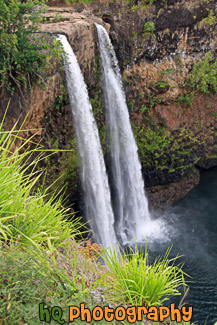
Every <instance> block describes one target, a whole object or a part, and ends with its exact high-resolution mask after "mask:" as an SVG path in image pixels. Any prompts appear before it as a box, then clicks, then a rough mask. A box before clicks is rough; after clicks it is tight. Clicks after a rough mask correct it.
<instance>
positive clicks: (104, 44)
mask: <svg viewBox="0 0 217 325" xmlns="http://www.w3.org/2000/svg"><path fill="white" fill-rule="evenodd" d="M95 26H96V29H97V34H98V41H99V50H100V57H101V69H102V75H103V90H104V98H105V107H106V125H107V129H108V133H109V135H108V138H109V145H110V162H111V174H112V187H113V194H114V195H113V202H114V213H115V216H116V218H117V220H116V225H115V228H116V232H117V235H118V237H120V238H121V242H122V243H123V244H125V243H127V242H134V241H135V240H136V241H144V240H145V239H146V238H147V237H150V238H152V237H156V236H158V235H159V234H160V233H161V230H162V229H161V227H162V226H163V223H162V222H161V221H154V220H152V219H151V216H150V213H149V209H148V200H147V198H146V195H145V190H144V181H143V177H142V171H141V163H140V161H139V157H138V149H137V145H136V141H135V138H134V135H133V132H132V128H131V124H130V118H129V112H128V108H127V104H126V97H125V93H124V90H123V86H122V80H121V74H120V70H119V66H118V60H117V58H116V55H115V51H114V48H113V46H112V43H111V40H110V38H109V36H108V34H107V32H106V30H105V28H104V27H102V26H101V25H98V24H95Z"/></svg>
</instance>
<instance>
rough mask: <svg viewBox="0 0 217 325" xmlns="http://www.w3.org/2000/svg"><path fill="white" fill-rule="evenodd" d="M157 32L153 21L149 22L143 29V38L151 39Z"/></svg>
mask: <svg viewBox="0 0 217 325" xmlns="http://www.w3.org/2000/svg"><path fill="white" fill-rule="evenodd" d="M154 32H155V24H154V22H153V21H148V22H147V23H145V24H144V27H143V37H145V38H146V37H149V36H151V35H152V34H153V33H154Z"/></svg>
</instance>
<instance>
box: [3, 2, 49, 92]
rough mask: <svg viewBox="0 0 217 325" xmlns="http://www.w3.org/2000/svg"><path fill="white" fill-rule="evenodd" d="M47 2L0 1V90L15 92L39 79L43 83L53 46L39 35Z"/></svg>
mask: <svg viewBox="0 0 217 325" xmlns="http://www.w3.org/2000/svg"><path fill="white" fill-rule="evenodd" d="M45 10H46V6H45V2H44V0H42V1H39V0H26V1H23V0H0V87H6V88H7V89H8V90H10V91H13V90H14V86H15V84H16V85H17V86H18V87H21V86H22V85H23V84H24V85H25V84H26V83H27V80H28V81H29V82H28V83H29V84H30V80H31V79H32V78H35V79H37V80H41V81H42V80H43V70H44V67H45V66H46V62H47V57H48V55H49V54H48V53H49V51H50V50H51V48H52V47H54V46H53V44H51V43H52V42H49V41H48V39H46V37H45V36H44V35H42V34H41V35H40V34H38V32H39V26H40V22H41V20H42V16H41V13H43V12H44V11H45Z"/></svg>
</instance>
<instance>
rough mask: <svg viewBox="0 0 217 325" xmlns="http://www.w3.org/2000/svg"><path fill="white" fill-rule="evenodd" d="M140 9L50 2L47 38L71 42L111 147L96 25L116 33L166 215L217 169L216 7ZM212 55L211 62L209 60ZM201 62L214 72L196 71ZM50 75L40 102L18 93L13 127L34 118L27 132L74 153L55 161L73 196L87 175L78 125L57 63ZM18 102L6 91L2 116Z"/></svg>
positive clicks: (144, 156)
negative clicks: (205, 171) (81, 171)
mask: <svg viewBox="0 0 217 325" xmlns="http://www.w3.org/2000/svg"><path fill="white" fill-rule="evenodd" d="M135 3H136V1H135ZM135 3H134V4H133V3H132V4H131V5H129V4H126V3H125V2H124V1H114V2H110V3H108V2H106V1H98V2H93V3H91V4H90V5H88V6H83V5H81V4H74V5H70V4H69V5H66V4H65V3H64V1H51V2H50V7H49V11H48V13H46V14H45V17H44V18H45V19H44V21H45V23H44V24H43V25H42V27H41V29H42V31H44V32H49V33H52V34H53V33H64V34H66V35H67V36H68V39H69V41H70V43H71V45H72V47H73V49H74V52H75V54H76V55H77V58H78V62H79V64H80V66H81V68H82V72H83V74H84V77H85V80H86V83H87V84H88V88H89V93H90V97H91V101H92V105H93V109H94V113H95V117H96V119H97V123H98V127H99V129H100V136H101V141H102V144H103V145H104V142H105V125H104V111H103V101H102V95H101V88H100V68H99V61H98V50H97V46H96V35H95V29H94V22H97V23H99V24H103V25H104V27H105V28H106V29H107V31H108V32H109V33H110V36H111V38H112V41H113V44H114V46H115V50H116V53H117V56H118V59H119V63H120V67H121V71H122V76H123V82H124V88H125V91H126V95H127V101H128V106H129V111H130V116H131V122H132V126H133V129H134V132H135V137H136V140H137V143H138V148H139V155H140V158H141V161H142V166H143V173H144V178H145V183H146V186H147V187H148V193H149V196H150V201H152V202H153V204H154V205H159V206H160V205H161V204H162V203H167V204H169V203H172V202H175V201H176V200H178V199H179V198H181V197H183V196H184V195H185V194H186V193H187V192H188V191H189V190H190V189H191V188H193V187H194V186H195V185H196V184H197V183H198V182H199V173H198V171H197V170H196V169H195V166H200V167H202V168H210V167H212V166H215V165H217V124H216V122H217V104H216V99H217V95H216V93H215V91H214V89H213V88H212V85H213V80H210V78H211V77H209V76H210V75H211V74H212V73H211V74H210V71H209V69H210V70H212V69H214V68H215V67H214V68H213V63H214V61H215V58H216V53H217V51H216V49H217V37H216V29H217V23H216V18H215V16H217V5H216V4H215V1H211V0H210V1H197V0H194V1H171V0H168V1H167V4H165V1H157V5H156V6H155V5H153V6H148V5H146V6H144V5H142V4H141V3H140V1H137V4H135ZM209 52H210V55H211V57H212V58H211V59H210V60H208V59H206V58H207V56H206V55H207V53H209ZM197 62H205V63H204V64H202V65H201V66H198V65H196V66H195V64H197ZM206 62H208V63H207V64H206ZM194 67H196V68H194ZM192 69H193V70H192ZM200 70H201V71H200ZM192 71H193V72H194V71H196V72H197V71H199V72H201V75H202V76H203V77H202V80H203V79H204V80H206V85H207V89H205V91H204V88H203V81H202V82H201V81H200V79H196V83H193V82H192V78H193V79H194V78H196V72H194V74H192ZM48 74H49V76H48V79H47V82H46V89H41V88H39V87H38V86H36V85H34V87H33V92H32V94H31V95H30V94H29V93H28V91H24V92H23V95H24V97H25V100H24V99H23V96H22V95H21V93H20V92H19V91H16V92H15V94H14V95H13V97H12V99H11V104H10V108H9V111H8V119H7V124H8V125H10V126H11V125H12V124H13V123H14V121H15V120H16V119H17V118H18V117H19V116H20V114H21V115H22V116H23V117H24V116H25V114H26V113H27V112H29V116H28V118H27V122H26V126H25V128H26V129H33V128H43V129H42V130H40V131H39V135H38V137H39V136H40V137H42V139H43V140H42V143H43V144H44V145H45V146H46V147H47V148H50V147H55V148H60V149H64V148H69V149H73V150H74V151H73V153H68V154H66V156H64V155H65V154H62V153H60V154H58V155H56V158H53V160H52V161H51V163H50V164H51V167H52V168H51V169H52V170H54V172H55V173H52V174H55V176H56V175H57V174H58V173H60V172H61V171H64V175H65V176H64V178H63V182H64V183H66V182H68V183H69V184H70V188H69V192H70V191H71V188H72V187H75V186H76V185H77V183H78V178H77V171H78V168H79V159H78V157H77V152H76V149H75V137H74V132H73V121H72V116H71V112H70V108H69V105H68V98H67V91H66V87H65V81H64V73H63V72H61V71H60V69H59V65H58V63H56V64H54V66H52V67H50V69H49V73H48ZM213 75H215V76H216V74H215V72H213ZM190 76H192V77H190ZM207 76H208V77H207ZM215 78H216V77H215ZM198 80H199V81H198ZM197 85H198V87H197ZM9 97H10V96H9V94H6V92H3V91H2V94H1V114H2V112H3V110H4V109H5V107H6V106H7V101H8V99H9ZM67 161H68V163H67ZM71 166H74V167H73V168H72V167H71ZM71 184H72V185H71Z"/></svg>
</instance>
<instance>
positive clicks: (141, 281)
mask: <svg viewBox="0 0 217 325" xmlns="http://www.w3.org/2000/svg"><path fill="white" fill-rule="evenodd" d="M170 250H171V249H168V250H167V252H166V254H165V256H164V257H163V258H160V257H159V258H158V259H156V261H155V262H154V264H152V265H151V264H149V261H148V251H147V246H146V249H145V251H144V252H142V251H139V249H138V247H137V246H135V249H134V250H133V249H132V248H130V253H128V254H127V253H125V252H124V251H122V252H120V253H119V257H118V256H117V254H116V252H115V251H112V250H105V251H103V254H102V255H101V257H102V258H103V260H104V261H105V263H106V264H107V265H108V267H109V269H110V271H111V274H113V281H112V283H113V285H112V288H109V290H110V292H109V293H108V299H109V300H111V301H112V300H113V301H116V302H117V301H121V302H122V303H125V304H129V303H130V304H131V305H136V306H148V307H149V306H159V305H162V304H163V302H165V301H167V300H169V299H170V297H172V296H177V295H180V294H181V293H180V292H179V288H180V286H183V287H184V288H185V287H186V283H185V279H184V276H185V275H186V274H185V273H184V272H183V271H182V265H178V266H177V265H175V263H176V260H177V258H178V257H176V258H174V259H169V258H168V257H169V253H170Z"/></svg>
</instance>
